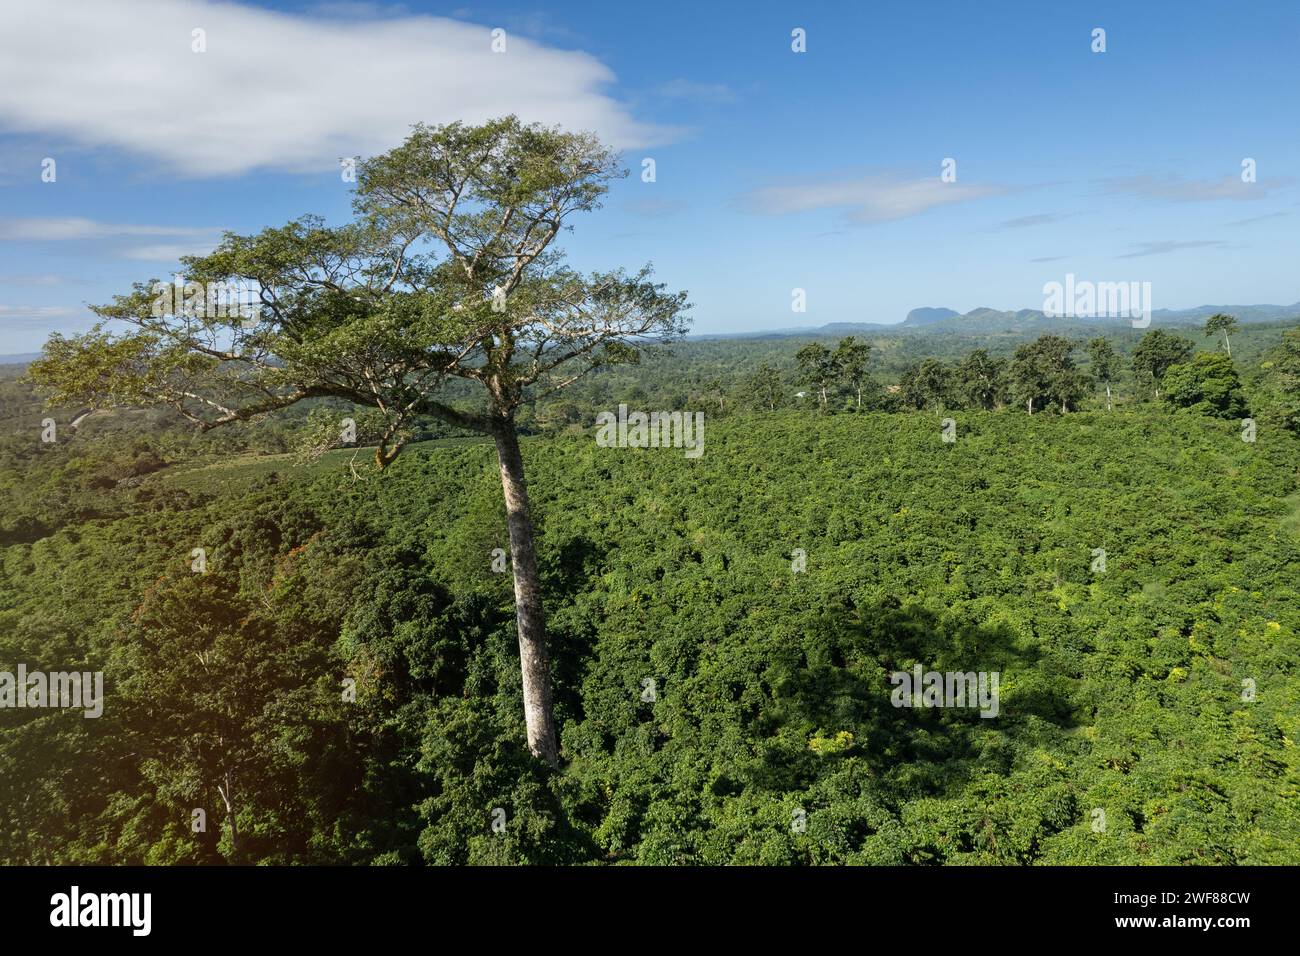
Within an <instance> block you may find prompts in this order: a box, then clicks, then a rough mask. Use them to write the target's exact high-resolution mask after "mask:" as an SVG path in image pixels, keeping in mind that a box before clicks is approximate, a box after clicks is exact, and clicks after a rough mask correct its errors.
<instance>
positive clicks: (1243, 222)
mask: <svg viewBox="0 0 1300 956" xmlns="http://www.w3.org/2000/svg"><path fill="white" fill-rule="evenodd" d="M1289 215H1291V214H1290V213H1289V212H1267V213H1265V214H1264V215H1262V216H1251V217H1250V218H1249V219H1234V220H1233V221H1232V222H1227V223H1224V225H1225V226H1233V227H1240V226H1250V225H1254V224H1255V223H1257V222H1264V221H1265V220H1268V219H1280V218H1281V217H1283V216H1289Z"/></svg>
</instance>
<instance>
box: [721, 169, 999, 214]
mask: <svg viewBox="0 0 1300 956" xmlns="http://www.w3.org/2000/svg"><path fill="white" fill-rule="evenodd" d="M1007 191H1008V190H1007V189H1006V187H1004V186H994V185H968V184H965V183H945V182H941V181H940V180H939V178H938V177H937V176H936V177H932V178H927V179H910V180H908V179H901V178H899V177H896V176H889V175H883V174H879V175H869V176H864V177H860V178H857V179H843V180H839V181H830V182H828V181H819V182H808V183H792V184H787V185H773V186H763V187H761V188H759V189H755V190H753V191H751V192H749V193H747V194H745V195H744V196H743V197H741V200H742V203H743V205H744V206H745V207H746V208H748V209H749V210H750V211H752V212H757V213H762V214H764V215H772V216H781V215H787V214H790V213H797V212H810V211H813V210H818V209H840V210H843V211H844V212H845V214H846V216H847V217H848V219H849V221H850V222H855V223H863V224H866V223H877V222H890V221H892V220H896V219H906V218H908V217H911V216H917V215H920V214H921V213H923V212H926V211H928V210H930V209H934V208H936V207H939V206H948V205H952V204H953V203H960V202H969V201H971V200H975V199H983V198H985V197H988V196H997V195H1000V194H1002V193H1005V192H1007Z"/></svg>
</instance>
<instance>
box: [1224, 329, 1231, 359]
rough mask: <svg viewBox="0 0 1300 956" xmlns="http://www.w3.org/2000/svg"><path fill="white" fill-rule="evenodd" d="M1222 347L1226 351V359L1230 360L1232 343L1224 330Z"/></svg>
mask: <svg viewBox="0 0 1300 956" xmlns="http://www.w3.org/2000/svg"><path fill="white" fill-rule="evenodd" d="M1223 347H1224V348H1225V349H1227V350H1228V358H1232V342H1231V341H1229V339H1228V333H1227V331H1226V330H1225V331H1224V333H1223Z"/></svg>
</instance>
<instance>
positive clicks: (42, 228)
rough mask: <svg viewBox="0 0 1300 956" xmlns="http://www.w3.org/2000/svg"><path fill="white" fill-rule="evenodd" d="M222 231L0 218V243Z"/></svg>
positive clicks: (207, 234) (215, 231)
mask: <svg viewBox="0 0 1300 956" xmlns="http://www.w3.org/2000/svg"><path fill="white" fill-rule="evenodd" d="M220 234H221V230H220V229H217V228H214V227H211V226H207V227H198V228H196V227H193V226H148V225H130V224H125V223H113V222H98V221H96V220H94V219H83V218H81V217H78V216H64V217H58V216H40V217H31V218H19V219H0V240H5V241H10V242H14V241H17V242H66V241H70V240H78V239H120V238H123V237H127V236H204V237H217V236H220Z"/></svg>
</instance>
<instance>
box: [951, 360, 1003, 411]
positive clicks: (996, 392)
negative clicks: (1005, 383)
mask: <svg viewBox="0 0 1300 956" xmlns="http://www.w3.org/2000/svg"><path fill="white" fill-rule="evenodd" d="M1005 371H1006V360H1005V359H994V358H990V357H989V353H988V352H987V351H985V350H984V349H975V351H973V352H971V353H970V354H969V355H967V356H966V357H965V358H964V359H962V360H961V362H960V363H958V365H957V371H956V375H957V386H958V388H959V389H960V390H961V392H962V394H963V395H964V397H965V398H966V401H968V402H969V403H970V404H971V405H973V406H974V407H976V408H982V409H984V410H985V411H992V410H993V409H994V408H997V407H998V406H999V405H1000V404H1001V399H1002V392H1003V387H1002V377H1003V375H1004V373H1005Z"/></svg>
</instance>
